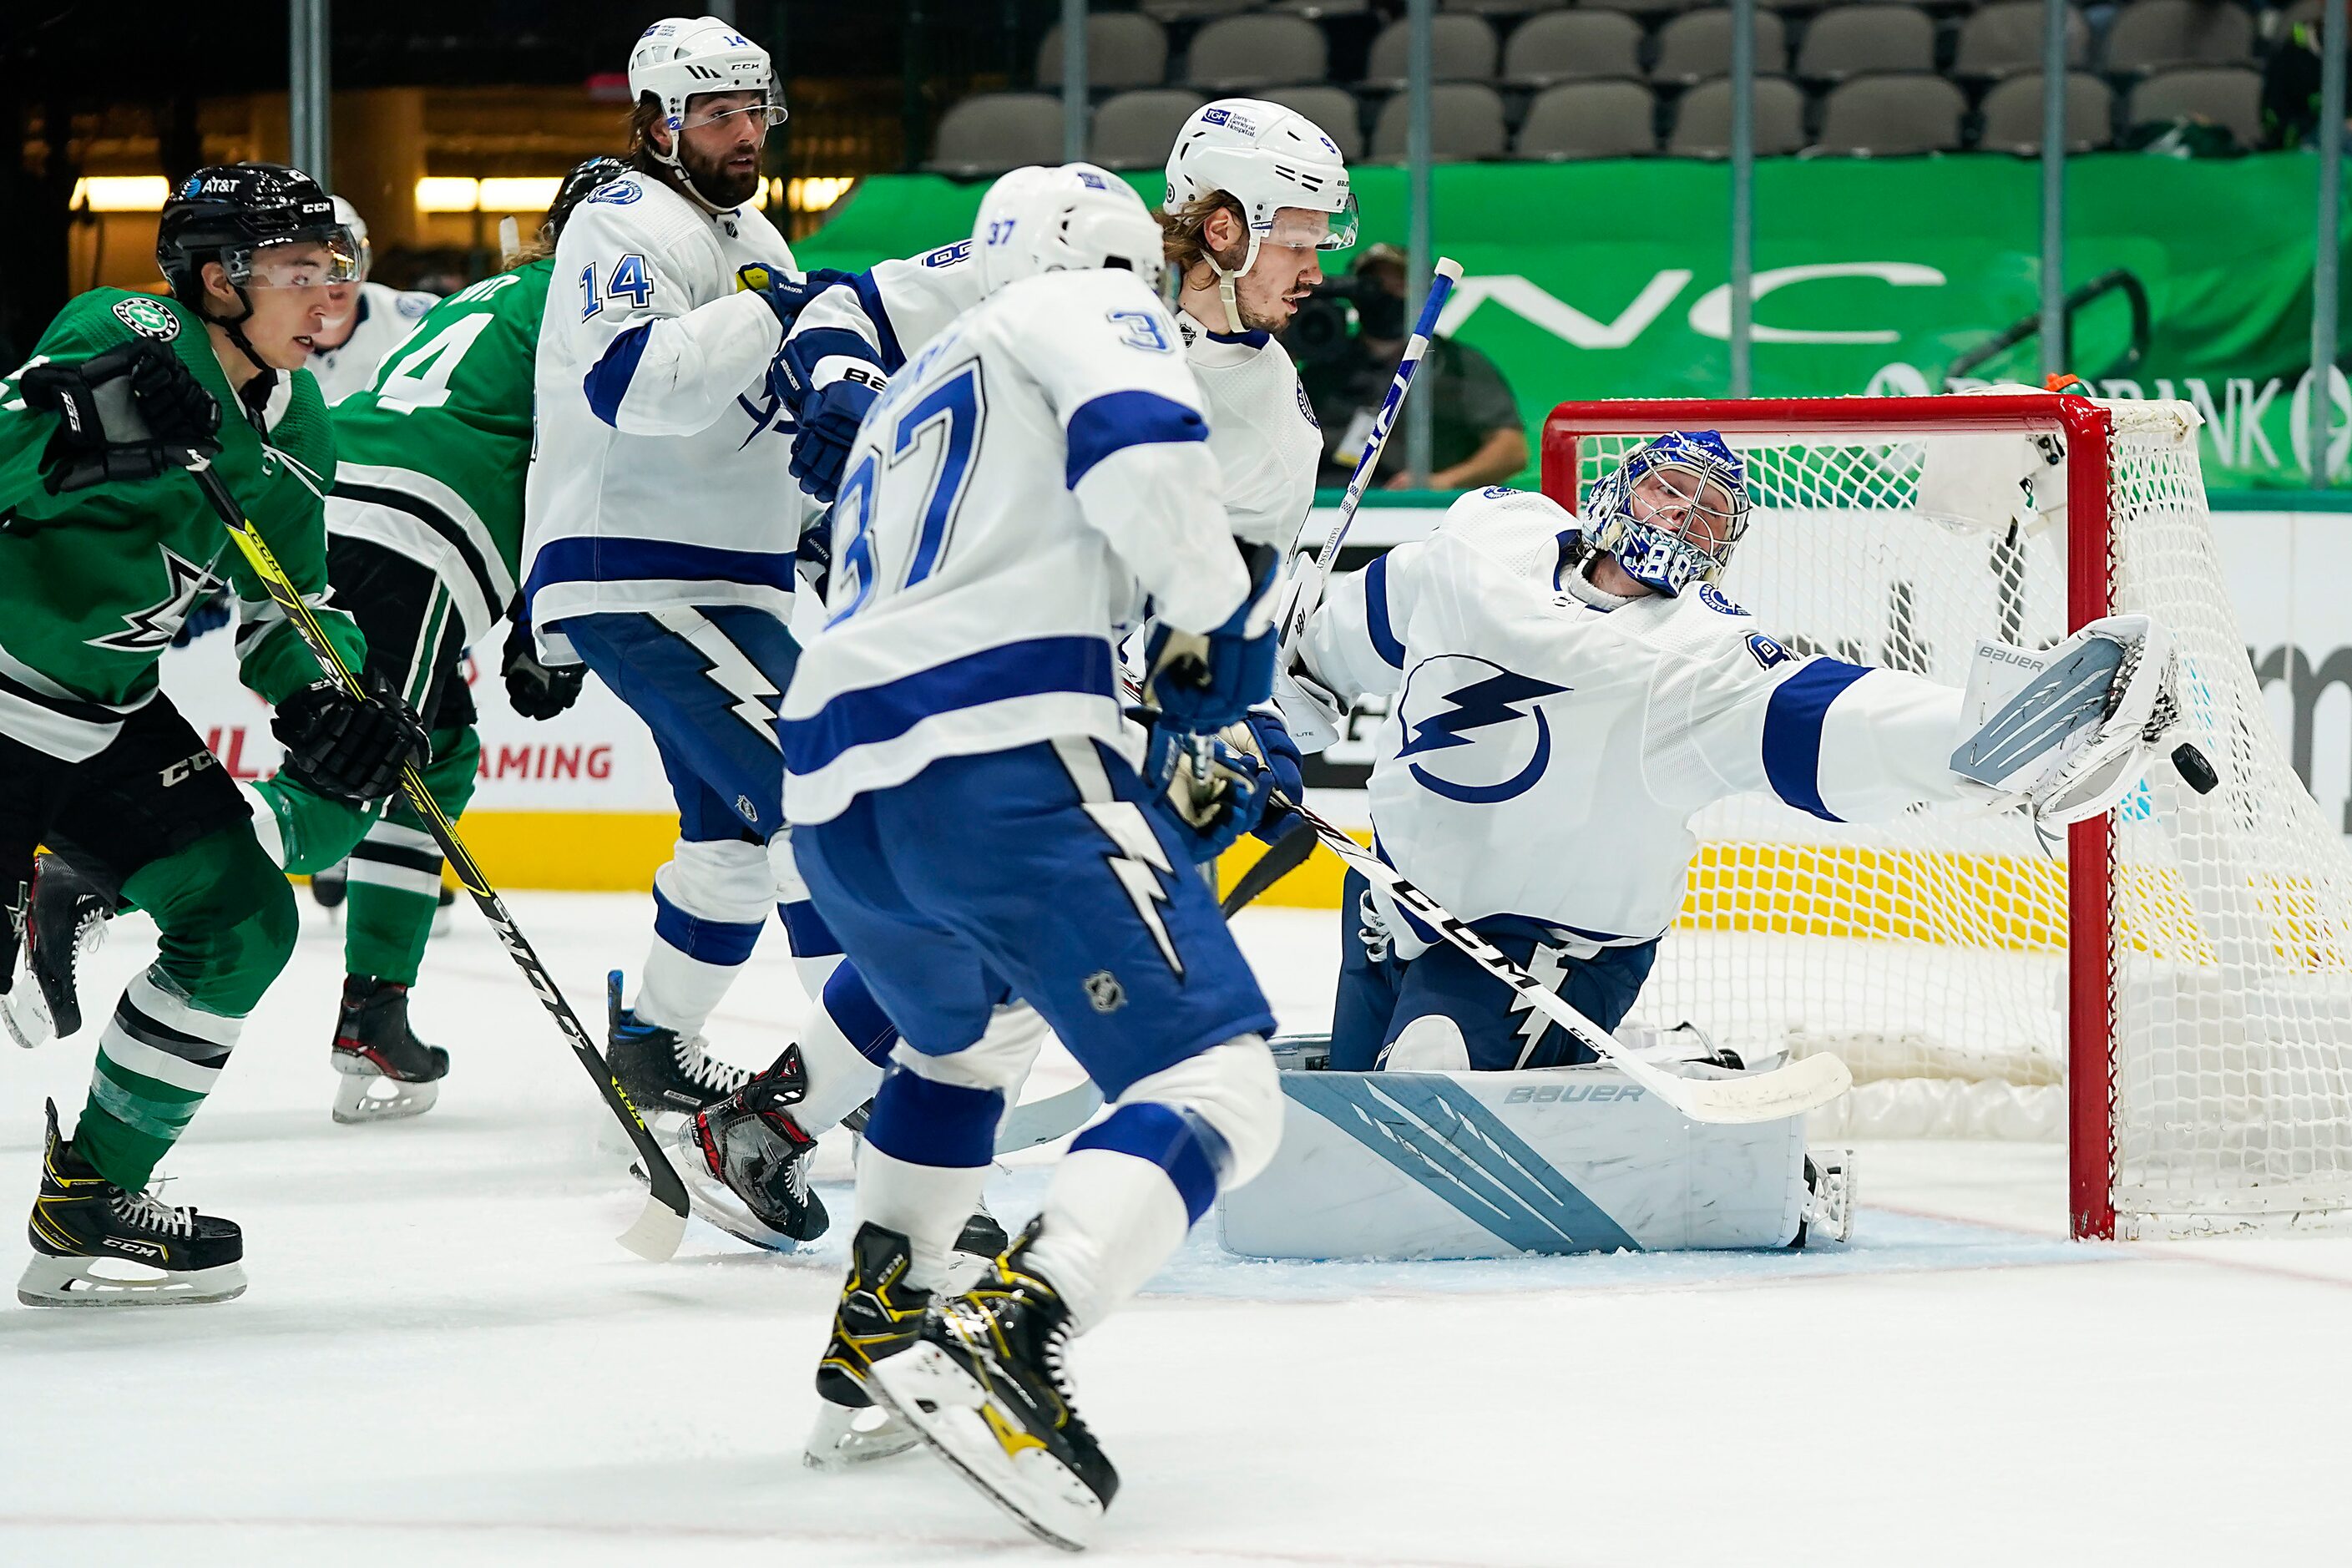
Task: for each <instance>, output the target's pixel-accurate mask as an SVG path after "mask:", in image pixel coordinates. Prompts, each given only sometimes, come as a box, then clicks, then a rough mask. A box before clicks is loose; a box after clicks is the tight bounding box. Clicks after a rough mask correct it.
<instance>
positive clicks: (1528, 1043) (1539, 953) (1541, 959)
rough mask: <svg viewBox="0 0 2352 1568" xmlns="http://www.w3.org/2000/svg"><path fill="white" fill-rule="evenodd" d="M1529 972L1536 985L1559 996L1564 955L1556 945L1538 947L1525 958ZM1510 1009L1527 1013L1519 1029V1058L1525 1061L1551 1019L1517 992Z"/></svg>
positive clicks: (1564, 967)
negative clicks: (1533, 977)
mask: <svg viewBox="0 0 2352 1568" xmlns="http://www.w3.org/2000/svg"><path fill="white" fill-rule="evenodd" d="M1528 973H1529V974H1531V975H1533V976H1535V980H1536V984H1538V985H1540V986H1542V987H1543V988H1544V989H1545V990H1547V991H1549V992H1551V993H1552V994H1554V995H1558V994H1559V983H1560V981H1561V979H1562V978H1564V977H1565V976H1566V975H1567V973H1568V959H1567V955H1566V954H1565V953H1564V952H1561V950H1560V949H1559V948H1556V947H1538V948H1537V949H1536V950H1535V952H1534V953H1532V954H1531V955H1530V956H1529V957H1528ZM1511 1011H1512V1012H1514V1013H1525V1014H1526V1015H1527V1018H1526V1019H1525V1021H1523V1022H1522V1023H1521V1024H1520V1025H1519V1028H1518V1037H1519V1041H1520V1044H1519V1060H1521V1061H1523V1062H1524V1061H1526V1060H1527V1059H1528V1052H1530V1051H1532V1050H1534V1049H1535V1048H1536V1042H1537V1041H1538V1040H1539V1039H1541V1038H1543V1032H1544V1031H1545V1030H1546V1029H1549V1028H1550V1027H1551V1018H1550V1016H1549V1015H1548V1014H1543V1013H1538V1012H1537V1011H1536V1005H1535V1004H1534V1003H1533V1002H1531V1001H1529V1000H1528V998H1527V997H1525V996H1522V995H1519V994H1516V993H1514V994H1512V997H1511Z"/></svg>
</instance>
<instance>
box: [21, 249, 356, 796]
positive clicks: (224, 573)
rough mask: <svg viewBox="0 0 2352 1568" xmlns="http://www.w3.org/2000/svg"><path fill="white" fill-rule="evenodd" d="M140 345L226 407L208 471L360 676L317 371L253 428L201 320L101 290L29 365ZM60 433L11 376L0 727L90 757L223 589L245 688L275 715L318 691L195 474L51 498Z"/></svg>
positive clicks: (171, 304) (283, 380)
mask: <svg viewBox="0 0 2352 1568" xmlns="http://www.w3.org/2000/svg"><path fill="white" fill-rule="evenodd" d="M134 337H144V338H151V339H153V340H155V341H157V342H165V343H169V344H170V345H171V347H172V349H173V353H177V354H178V355H179V356H180V359H181V362H182V363H184V364H186V365H187V366H188V368H189V369H190V370H192V371H193V372H194V373H195V376H196V379H197V380H198V381H200V382H202V383H203V384H204V385H205V389H206V390H207V391H209V392H210V393H211V394H212V395H213V396H214V397H215V398H216V399H218V400H219V403H220V405H221V429H220V441H221V450H220V455H219V456H218V457H216V458H214V459H213V468H214V470H215V472H217V473H218V474H219V475H220V477H221V478H222V479H225V480H226V481H227V484H228V488H229V491H230V493H231V494H233V495H235V496H236V498H237V500H239V501H240V502H241V503H242V504H243V505H244V507H245V509H246V515H247V517H249V518H251V519H252V520H253V521H254V522H255V524H256V525H257V526H258V527H259V529H260V530H261V533H262V537H263V538H264V539H266V540H267V541H268V543H269V547H270V549H271V551H272V552H275V554H276V555H277V557H278V562H279V563H280V564H281V565H283V566H284V567H285V568H286V572H287V574H288V575H289V577H291V578H292V579H293V581H294V584H295V585H296V586H297V587H299V589H300V590H301V592H302V595H303V597H304V598H306V599H309V600H310V602H311V603H312V604H314V605H320V609H321V613H320V620H321V621H323V622H324V623H325V625H326V628H327V632H328V636H329V637H330V638H331V640H332V641H333V642H334V643H335V645H336V647H337V648H338V649H339V650H340V651H341V653H342V655H343V658H344V659H345V660H346V661H347V662H348V663H350V664H351V665H352V667H353V668H358V666H359V664H360V662H361V659H362V657H363V654H364V651H365V645H364V643H363V641H362V638H361V637H360V632H359V628H358V627H357V626H353V625H352V622H351V619H350V617H349V616H344V615H343V614H342V613H341V612H340V611H334V610H330V609H327V608H326V607H325V605H326V593H327V563H326V534H325V531H324V528H323V526H322V521H321V520H322V514H323V511H324V506H325V494H326V490H327V489H328V487H329V485H330V484H331V483H332V481H333V478H334V472H335V447H334V437H333V435H332V433H331V429H330V427H329V426H328V423H327V407H326V404H325V401H324V400H323V399H321V398H320V395H319V387H318V384H317V383H316V382H314V381H312V380H311V379H310V372H308V371H297V372H295V373H293V374H291V375H283V374H281V375H279V376H278V378H277V383H276V385H275V387H274V388H273V390H272V392H271V395H270V397H269V400H268V405H267V406H266V407H265V408H264V410H263V411H262V414H261V416H260V420H261V426H262V428H258V429H257V428H256V426H255V425H254V424H253V423H252V422H251V421H250V420H248V419H247V417H246V415H245V411H244V405H242V404H241V403H240V402H239V401H238V399H237V397H236V394H235V393H233V392H231V391H230V390H229V384H228V376H227V374H226V373H225V372H224V371H223V370H222V369H221V364H220V361H219V360H218V359H217V358H216V357H215V355H214V353H213V347H212V342H211V339H210V338H209V337H208V336H207V334H206V333H205V327H204V323H203V322H202V321H200V320H199V319H198V318H197V316H196V314H195V312H194V311H193V310H189V309H188V308H187V307H186V306H184V305H183V304H181V303H179V302H178V301H177V300H165V299H158V298H156V297H155V296H153V295H152V294H133V293H129V292H126V291H125V290H123V289H92V290H91V291H90V292H89V293H87V294H84V295H82V296H81V297H80V298H79V299H77V300H74V301H73V302H72V303H70V304H68V306H67V307H66V308H65V309H64V310H61V311H59V312H58V318H57V320H56V321H52V322H50V323H49V329H48V331H46V332H44V333H42V334H41V341H40V342H38V343H37V344H36V345H35V346H34V357H33V359H32V360H31V361H29V362H27V366H26V368H29V367H30V366H31V365H33V364H40V363H47V362H52V361H54V362H58V363H73V362H74V361H77V360H83V359H88V358H89V357H90V356H91V355H93V354H98V353H103V352H105V351H106V350H108V349H110V348H113V347H114V346H116V345H117V344H119V343H123V342H130V341H131V339H133V338H134ZM21 374H23V371H22V370H19V371H18V372H16V375H21ZM57 423H58V419H57V416H55V415H53V414H47V413H42V412H38V411H37V410H34V409H31V408H28V407H26V404H25V400H24V398H23V397H22V396H20V395H18V393H17V389H16V377H15V375H12V376H10V377H9V378H7V379H5V380H0V731H5V732H6V733H7V734H9V735H11V736H13V737H14V738H16V740H19V741H22V742H26V744H28V745H31V746H34V747H36V748H37V749H38V750H40V751H43V752H48V753H49V754H50V755H52V756H56V757H60V758H63V759H65V760H66V761H68V762H80V761H83V760H85V759H87V758H89V757H91V756H95V755H96V754H97V753H98V752H100V751H101V750H103V749H104V748H105V747H106V746H107V745H108V744H110V742H112V741H113V739H114V737H115V735H116V734H117V733H118V732H119V731H121V727H122V719H123V716H124V715H125V714H127V713H129V712H130V711H131V710H133V709H136V708H138V707H140V706H142V705H143V704H144V703H146V702H148V701H149V700H152V698H153V697H154V695H155V689H156V687H155V666H156V663H157V661H158V660H159V659H161V658H163V650H164V649H165V648H166V647H169V646H171V641H172V635H173V633H174V632H176V631H178V630H179V628H180V623H181V622H182V621H184V620H185V619H186V618H187V616H188V612H189V611H190V610H191V609H192V608H194V605H196V604H197V603H198V602H199V601H200V600H201V599H202V598H204V597H205V595H206V594H208V593H209V592H210V591H211V590H212V588H213V587H214V586H215V585H216V584H220V583H222V582H226V583H228V584H232V585H233V586H234V588H235V590H236V598H237V611H238V617H239V623H240V624H239V627H238V631H237V637H236V648H237V658H238V661H239V668H240V669H241V671H242V674H243V678H244V680H245V683H246V684H247V686H249V687H251V688H252V689H254V690H255V691H256V692H257V693H258V694H259V695H260V696H261V698H262V699H263V700H265V701H268V702H270V703H273V704H274V703H276V702H278V701H279V700H281V699H283V698H284V697H285V696H286V695H287V694H288V693H289V692H290V691H292V690H294V689H297V688H298V687H301V686H304V685H307V684H309V683H310V681H313V680H316V679H319V666H318V663H317V661H316V660H315V659H313V658H311V657H310V650H309V648H307V647H305V646H304V645H303V643H302V640H301V638H300V637H299V635H298V634H297V633H296V631H295V629H294V627H293V626H291V625H289V624H288V622H287V621H286V619H285V616H283V615H282V614H281V613H280V612H279V610H278V606H277V605H273V604H271V603H270V601H269V596H268V593H267V592H266V591H265V590H264V588H263V587H262V584H261V580H260V579H259V578H258V577H257V576H255V575H254V574H253V572H252V569H251V568H250V567H248V566H247V564H246V561H245V557H244V556H243V555H242V554H240V553H239V552H237V549H236V544H235V543H234V542H232V541H231V540H230V538H229V535H228V531H227V530H226V529H225V528H224V527H223V526H222V524H221V521H220V519H219V518H218V517H217V516H216V515H215V513H214V511H213V510H212V508H211V507H210V506H209V505H208V504H207V503H206V502H205V498H204V493H203V491H201V490H200V489H197V488H196V482H195V480H194V479H192V478H190V477H189V476H188V475H186V474H165V475H163V476H162V477H160V478H157V479H148V480H145V481H143V482H142V483H138V484H110V485H99V486H95V487H93V488H91V489H85V490H76V491H73V492H71V493H70V494H67V495H52V494H50V493H49V491H48V488H47V485H46V484H45V483H44V482H43V480H42V477H41V455H42V453H43V451H44V450H45V449H46V448H47V446H48V442H49V437H50V436H51V435H52V434H53V433H54V432H55V430H56V428H57Z"/></svg>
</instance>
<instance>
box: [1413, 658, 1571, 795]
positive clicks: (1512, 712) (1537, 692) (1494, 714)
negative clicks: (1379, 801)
mask: <svg viewBox="0 0 2352 1568" xmlns="http://www.w3.org/2000/svg"><path fill="white" fill-rule="evenodd" d="M1449 660H1450V661H1452V662H1459V663H1463V664H1469V665H1474V666H1476V667H1479V668H1483V669H1486V670H1491V671H1493V673H1492V674H1490V675H1486V676H1483V677H1481V678H1480V679H1474V680H1472V681H1470V682H1469V683H1468V684H1466V685H1464V686H1458V687H1456V688H1455V689H1454V690H1452V691H1449V692H1447V693H1445V694H1444V696H1443V697H1440V698H1438V699H1437V700H1436V701H1437V704H1438V706H1437V710H1436V711H1435V712H1433V713H1431V714H1429V715H1428V716H1426V717H1424V718H1422V719H1418V720H1415V719H1412V718H1410V717H1407V718H1404V719H1403V725H1404V731H1405V736H1404V743H1403V744H1402V746H1400V747H1398V748H1397V759H1398V761H1400V762H1402V761H1403V760H1404V759H1406V758H1408V757H1414V756H1426V755H1428V754H1429V753H1431V752H1442V751H1446V750H1450V749H1451V748H1454V747H1456V746H1467V745H1470V744H1472V743H1473V742H1472V740H1471V733H1472V732H1473V731H1478V730H1490V729H1494V728H1496V727H1497V726H1503V725H1508V724H1511V723H1513V722H1514V721H1517V720H1521V719H1525V718H1528V717H1529V716H1530V715H1532V716H1533V717H1534V719H1535V721H1536V740H1535V754H1534V755H1533V756H1532V757H1530V758H1529V759H1528V764H1527V765H1526V766H1525V767H1523V768H1521V769H1520V770H1519V771H1518V772H1517V773H1514V774H1513V775H1511V776H1510V777H1509V778H1507V779H1505V780H1504V781H1503V782H1502V783H1500V784H1457V783H1455V782H1454V781H1453V780H1451V779H1445V778H1440V777H1438V776H1437V775H1436V774H1435V773H1431V772H1430V771H1429V770H1428V769H1427V768H1425V767H1423V765H1422V764H1421V763H1409V764H1408V765H1407V768H1406V771H1407V772H1409V773H1412V776H1413V778H1414V779H1415V780H1416V781H1417V782H1418V783H1419V784H1421V786H1422V787H1423V789H1426V790H1428V791H1429V792H1430V793H1431V794H1433V795H1443V796H1444V797H1445V798H1446V799H1447V800H1458V801H1461V802H1463V803H1464V804H1465V805H1494V804H1496V802H1499V801H1506V800H1509V799H1510V798H1511V797H1512V796H1514V795H1524V794H1526V793H1527V792H1528V790H1529V789H1530V788H1532V787H1533V786H1534V784H1535V782H1536V780H1537V779H1538V778H1540V777H1542V776H1543V771H1544V769H1545V768H1546V767H1548V766H1549V765H1550V763H1551V723H1550V721H1549V720H1548V719H1547V718H1546V717H1545V716H1544V712H1543V710H1542V709H1540V708H1538V707H1536V706H1535V704H1537V703H1538V702H1540V701H1541V700H1543V699H1545V698H1547V697H1550V696H1554V695H1556V694H1558V693H1559V692H1562V691H1566V690H1567V689H1568V688H1567V687H1565V686H1554V685H1552V684H1551V683H1550V682H1549V681H1544V680H1537V679H1534V678H1532V677H1530V676H1525V675H1514V674H1512V673H1511V672H1510V671H1509V670H1507V669H1505V668H1502V667H1501V666H1500V665H1496V664H1490V663H1488V662H1487V661H1486V660H1485V659H1482V658H1469V657H1468V656H1466V655H1462V654H1455V655H1451V656H1447V657H1446V658H1439V659H1432V660H1430V661H1428V662H1427V663H1425V664H1423V665H1421V666H1419V667H1417V668H1415V669H1414V670H1413V675H1414V676H1415V677H1419V676H1421V675H1422V674H1423V672H1424V671H1431V670H1433V669H1434V668H1435V667H1437V666H1438V665H1440V664H1442V663H1444V662H1448V661H1449ZM1437 679H1443V678H1442V677H1439V678H1437ZM1407 684H1408V686H1410V685H1411V682H1410V681H1408V683H1407ZM1411 698H1412V693H1411V692H1410V691H1408V692H1407V694H1406V700H1405V702H1404V703H1401V704H1400V706H1401V707H1404V706H1410V705H1411ZM1522 704H1524V705H1525V707H1524V708H1523V707H1522Z"/></svg>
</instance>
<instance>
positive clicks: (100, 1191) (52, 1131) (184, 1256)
mask: <svg viewBox="0 0 2352 1568" xmlns="http://www.w3.org/2000/svg"><path fill="white" fill-rule="evenodd" d="M48 1116H49V1136H48V1142H47V1146H46V1148H45V1150H44V1152H43V1154H42V1157H41V1192H40V1195H39V1196H38V1197H37V1198H35V1199H34V1200H33V1217H32V1221H31V1223H30V1224H29V1225H28V1226H26V1230H27V1231H28V1232H29V1234H30V1235H31V1237H32V1242H33V1260H32V1261H31V1262H29V1263H27V1264H26V1265H25V1272H24V1273H23V1275H21V1276H20V1277H19V1278H18V1279H17V1280H16V1300H19V1301H22V1302H24V1303H25V1305H26V1306H27V1307H120V1306H160V1305H163V1304H166V1303H176V1302H196V1301H226V1300H228V1299H229V1298H230V1297H232V1296H241V1295H243V1294H244V1293H245V1237H244V1235H243V1234H242V1233H241V1232H239V1231H238V1229H237V1228H236V1226H235V1225H233V1224H231V1223H230V1222H229V1221H227V1220H225V1219H219V1218H216V1217H215V1216H214V1215H202V1214H198V1213H197V1212H196V1211H195V1210H194V1209H192V1208H190V1209H180V1208H172V1207H170V1206H168V1205H164V1204H162V1203H158V1202H157V1201H156V1200H155V1198H154V1197H153V1195H152V1194H147V1193H130V1192H125V1191H123V1190H122V1189H121V1187H118V1186H116V1185H115V1184H113V1183H111V1182H110V1181H108V1180H107V1179H106V1178H105V1177H103V1176H101V1175H100V1174H99V1173H97V1172H96V1171H94V1170H92V1169H90V1167H89V1165H88V1164H86V1163H83V1161H82V1159H81V1157H80V1156H79V1155H78V1154H76V1153H75V1152H74V1151H73V1145H72V1144H71V1143H68V1142H66V1141H65V1140H63V1139H61V1138H59V1137H58V1107H57V1102H56V1101H55V1100H51V1101H49V1102H48Z"/></svg>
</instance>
